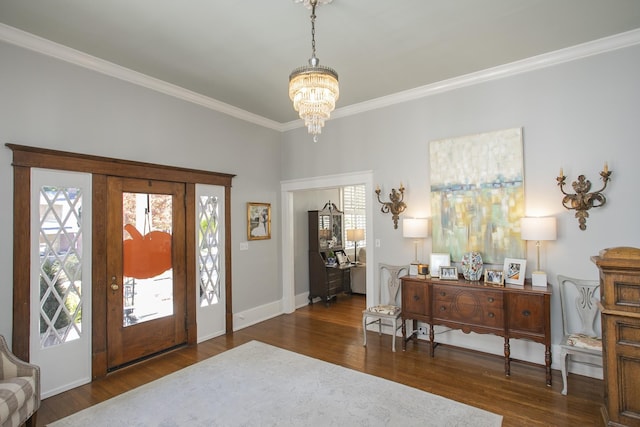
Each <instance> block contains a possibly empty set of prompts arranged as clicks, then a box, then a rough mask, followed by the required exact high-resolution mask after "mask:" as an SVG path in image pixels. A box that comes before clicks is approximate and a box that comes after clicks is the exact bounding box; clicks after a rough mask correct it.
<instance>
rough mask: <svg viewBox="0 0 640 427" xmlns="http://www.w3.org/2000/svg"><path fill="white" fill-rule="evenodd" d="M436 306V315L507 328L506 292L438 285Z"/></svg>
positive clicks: (468, 322)
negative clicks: (504, 296) (504, 305)
mask: <svg viewBox="0 0 640 427" xmlns="http://www.w3.org/2000/svg"><path fill="white" fill-rule="evenodd" d="M433 309H434V312H433V317H434V318H436V319H440V320H448V321H455V322H461V323H466V324H473V325H477V326H486V327H490V328H499V329H502V328H504V308H503V295H502V292H497V291H484V290H481V291H478V290H477V289H470V288H468V287H463V286H459V287H458V286H449V285H444V286H439V285H434V286H433Z"/></svg>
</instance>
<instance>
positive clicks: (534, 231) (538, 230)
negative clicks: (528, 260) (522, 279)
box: [520, 217, 556, 287]
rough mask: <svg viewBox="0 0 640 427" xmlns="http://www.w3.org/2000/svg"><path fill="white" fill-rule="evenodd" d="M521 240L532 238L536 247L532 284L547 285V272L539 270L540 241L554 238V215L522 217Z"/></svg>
mask: <svg viewBox="0 0 640 427" xmlns="http://www.w3.org/2000/svg"><path fill="white" fill-rule="evenodd" d="M520 237H521V238H522V240H534V241H535V242H536V249H537V264H536V271H534V272H533V273H531V285H532V286H541V287H546V286H547V273H545V272H544V271H541V270H540V241H542V240H556V219H555V218H554V217H524V218H522V219H521V220H520Z"/></svg>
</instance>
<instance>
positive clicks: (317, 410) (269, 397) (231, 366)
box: [50, 341, 502, 427]
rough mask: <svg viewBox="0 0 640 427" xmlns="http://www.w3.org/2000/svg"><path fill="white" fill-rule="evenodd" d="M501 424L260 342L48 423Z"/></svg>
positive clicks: (76, 426)
mask: <svg viewBox="0 0 640 427" xmlns="http://www.w3.org/2000/svg"><path fill="white" fill-rule="evenodd" d="M500 425H502V417H501V416H500V415H496V414H493V413H491V412H487V411H484V410H481V409H478V408H474V407H472V406H468V405H464V404H461V403H458V402H455V401H453V400H449V399H445V398H443V397H440V396H436V395H433V394H430V393H427V392H424V391H421V390H418V389H415V388H412V387H408V386H405V385H402V384H398V383H395V382H392V381H388V380H385V379H382V378H378V377H375V376H372V375H368V374H364V373H362V372H358V371H354V370H351V369H347V368H343V367H341V366H338V365H334V364H331V363H327V362H323V361H321V360H317V359H313V358H311V357H307V356H303V355H300V354H297V353H293V352H290V351H287V350H282V349H280V348H277V347H273V346H271V345H268V344H264V343H261V342H258V341H251V342H248V343H246V344H243V345H241V346H239V347H235V348H233V349H231V350H228V351H226V352H224V353H222V354H219V355H217V356H214V357H212V358H210V359H207V360H204V361H202V362H199V363H197V364H195V365H192V366H189V367H187V368H184V369H182V370H180V371H178V372H174V373H173V374H170V375H167V376H165V377H163V378H160V379H158V380H156V381H153V382H151V383H148V384H145V385H143V386H140V387H138V388H136V389H134V390H131V391H129V392H127V393H124V394H121V395H119V396H116V397H114V398H112V399H110V400H107V401H105V402H102V403H99V404H97V405H95V406H92V407H90V408H87V409H85V410H83V411H81V412H78V413H76V414H73V415H70V416H69V417H67V418H63V419H62V420H59V421H57V422H55V423H53V424H50V426H51V427H80V426H82V427H85V426H92V427H100V426H104V427H114V426H118V427H122V426H136V427H142V426H162V427H169V426H203V427H204V426H207V427H212V426H225V427H230V426H323V427H324V426H438V427H440V426H474V427H484V426H486V427H494V426H500Z"/></svg>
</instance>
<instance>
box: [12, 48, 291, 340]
mask: <svg viewBox="0 0 640 427" xmlns="http://www.w3.org/2000/svg"><path fill="white" fill-rule="evenodd" d="M0 63H1V64H2V66H1V67H0V143H2V147H1V148H0V189H1V191H0V194H2V199H3V200H2V205H1V206H0V271H3V272H4V277H3V280H2V281H1V282H0V334H3V335H5V336H6V337H7V339H8V341H9V342H11V330H12V326H11V325H12V285H13V282H12V280H13V279H12V273H11V272H12V265H13V264H12V247H13V246H12V245H13V239H14V236H13V209H12V205H13V196H12V195H13V182H12V177H13V170H12V167H11V159H12V152H11V150H9V149H8V148H6V147H4V144H5V143H15V144H21V145H28V146H35V147H43V148H50V149H57V150H64V151H72V152H78V153H86V154H94V155H100V156H107V157H114V158H121V159H128V160H137V161H143V162H151V163H158V164H164V165H170V166H180V167H188V168H194V169H204V170H209V171H215V172H224V173H231V174H236V175H237V176H236V177H235V178H234V179H233V181H232V186H233V187H232V193H231V203H232V204H231V216H232V230H231V239H232V241H231V244H232V262H233V269H232V274H233V284H234V288H233V309H234V312H242V311H245V310H248V309H250V308H253V307H256V306H260V305H264V304H268V303H271V302H273V301H278V300H279V299H280V298H281V294H282V289H281V286H280V280H279V265H278V262H277V260H278V251H279V248H280V245H279V236H280V227H279V224H280V222H279V221H278V218H279V215H280V213H279V182H280V153H279V142H280V138H281V135H280V133H278V132H276V131H273V130H269V129H265V128H262V127H260V126H257V125H252V124H249V123H247V122H244V121H241V120H237V119H234V118H231V117H229V116H226V115H224V114H219V113H216V112H214V111H211V110H209V109H206V108H203V107H200V106H197V105H194V104H191V103H188V102H185V101H181V100H178V99H176V98H172V97H169V96H166V95H163V94H160V93H157V92H154V91H151V90H148V89H145V88H142V87H139V86H135V85H132V84H129V83H125V82H123V81H120V80H117V79H114V78H111V77H107V76H105V75H102V74H99V73H95V72H92V71H89V70H86V69H83V68H80V67H77V66H74V65H70V64H68V63H66V62H62V61H59V60H56V59H53V58H50V57H47V56H44V55H40V54H36V53H33V52H31V51H27V50H24V49H21V48H18V47H15V46H13V45H9V44H5V43H0ZM250 201H251V202H267V203H271V206H272V217H273V218H275V220H272V230H271V232H272V238H271V240H261V241H251V242H249V250H248V251H239V243H240V242H243V241H246V240H247V237H246V234H247V231H246V203H247V202H250ZM16 238H20V237H19V236H16Z"/></svg>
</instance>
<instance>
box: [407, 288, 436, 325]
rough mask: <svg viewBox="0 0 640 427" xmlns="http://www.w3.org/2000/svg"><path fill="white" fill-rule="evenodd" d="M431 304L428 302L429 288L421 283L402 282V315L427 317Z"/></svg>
mask: <svg viewBox="0 0 640 427" xmlns="http://www.w3.org/2000/svg"><path fill="white" fill-rule="evenodd" d="M430 309H431V304H430V302H429V287H428V286H427V284H426V283H424V282H423V281H413V280H403V281H402V313H403V315H405V314H407V315H408V314H411V315H415V316H417V317H418V318H419V319H420V320H422V317H423V316H429V314H430V311H431V310H430Z"/></svg>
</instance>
